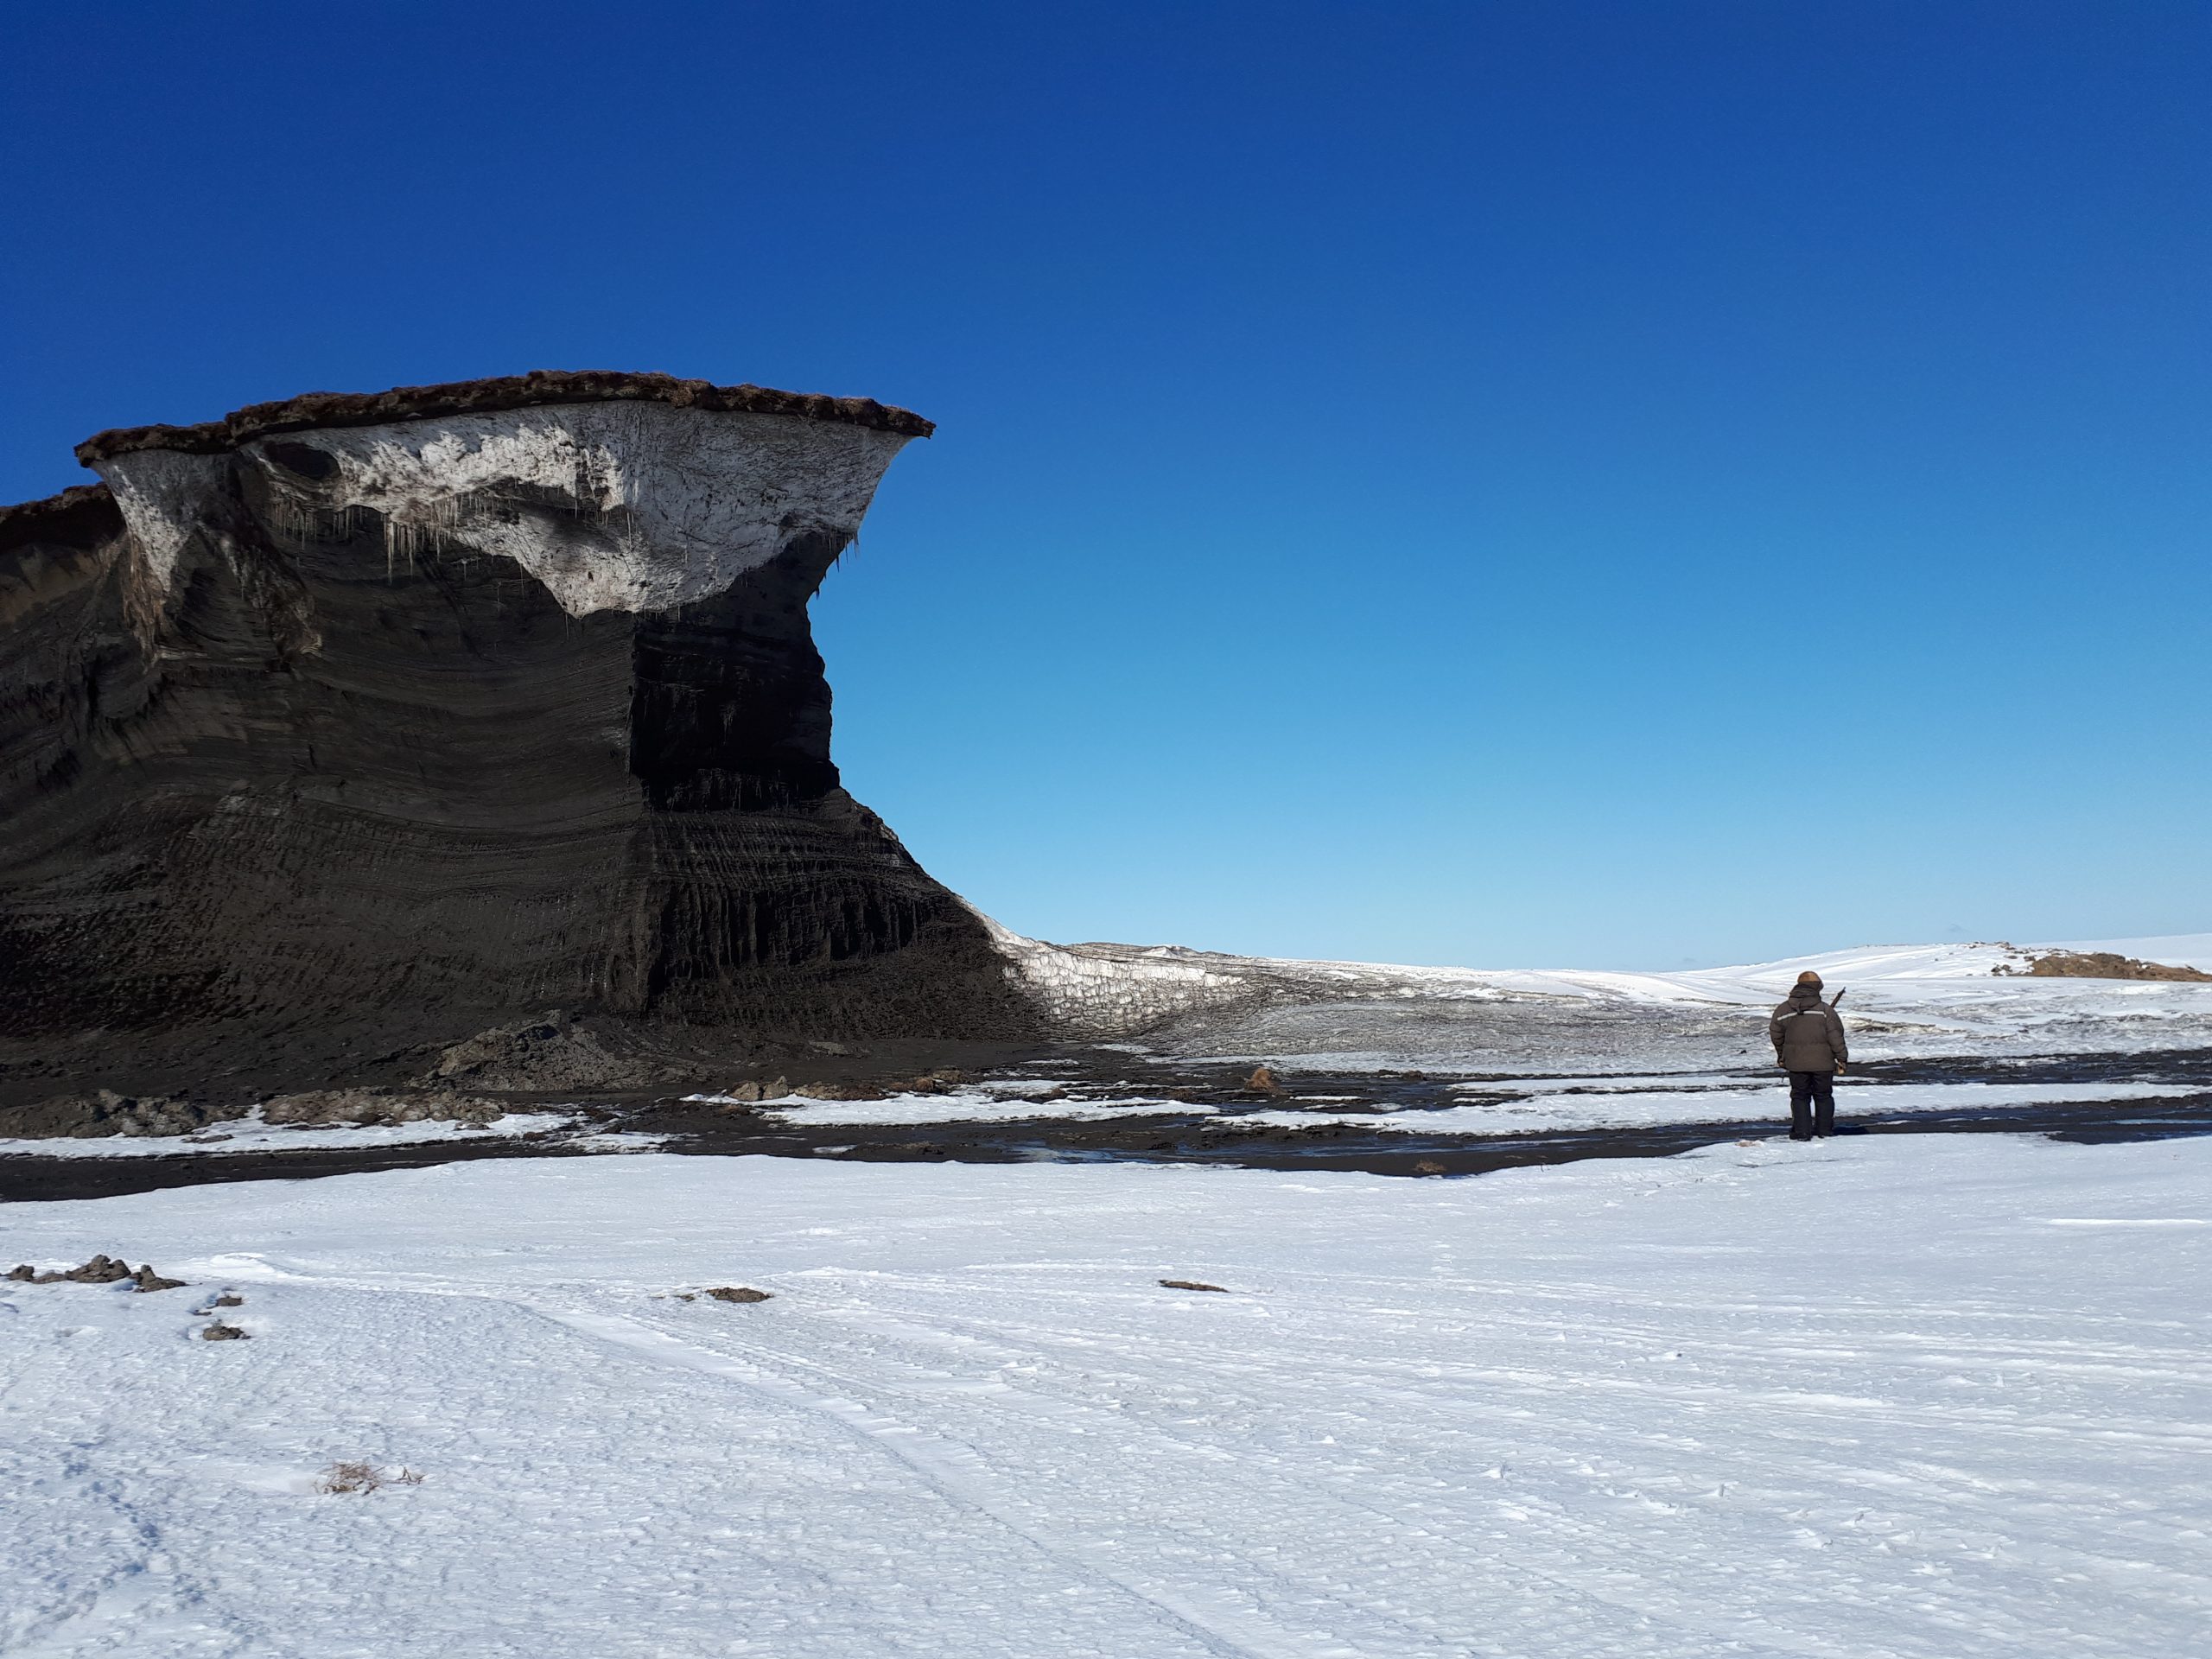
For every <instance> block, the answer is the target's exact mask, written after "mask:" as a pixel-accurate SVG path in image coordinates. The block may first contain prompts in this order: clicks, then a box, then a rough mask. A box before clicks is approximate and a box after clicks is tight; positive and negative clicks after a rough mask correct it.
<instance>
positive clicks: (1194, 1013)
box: [984, 918, 2212, 1047]
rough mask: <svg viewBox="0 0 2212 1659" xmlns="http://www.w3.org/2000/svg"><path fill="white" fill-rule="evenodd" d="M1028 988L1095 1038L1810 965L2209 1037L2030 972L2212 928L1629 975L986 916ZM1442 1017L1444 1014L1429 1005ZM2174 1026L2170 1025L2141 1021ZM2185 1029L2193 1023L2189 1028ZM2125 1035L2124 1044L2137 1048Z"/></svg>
mask: <svg viewBox="0 0 2212 1659" xmlns="http://www.w3.org/2000/svg"><path fill="white" fill-rule="evenodd" d="M984 920H985V922H986V923H987V925H988V926H989V928H990V930H991V933H992V938H993V942H994V943H995V944H996V945H997V947H998V949H999V950H1000V951H1001V954H1002V955H1004V956H1005V957H1007V960H1008V962H1009V963H1010V964H1011V965H1012V969H1013V971H1014V973H1015V974H1016V975H1017V976H1019V977H1020V979H1021V980H1022V981H1023V982H1025V984H1026V988H1027V989H1028V990H1030V991H1031V992H1032V993H1033V995H1036V996H1037V997H1039V999H1040V1000H1041V1001H1044V1002H1045V1003H1046V1005H1047V1006H1048V1007H1051V1008H1052V1010H1053V1012H1054V1013H1055V1014H1058V1016H1059V1017H1060V1018H1061V1019H1063V1020H1066V1021H1067V1022H1069V1023H1070V1024H1071V1025H1072V1026H1075V1027H1087V1028H1089V1029H1090V1030H1093V1031H1096V1032H1099V1033H1103V1034H1109V1035H1110V1034H1113V1033H1116V1032H1122V1033H1140V1032H1145V1031H1148V1030H1157V1029H1159V1028H1160V1027H1164V1026H1167V1025H1172V1024H1177V1023H1180V1024H1183V1025H1185V1026H1189V1025H1192V1024H1196V1025H1199V1026H1205V1027H1215V1026H1218V1025H1220V1024H1221V1023H1222V1022H1223V1021H1224V1020H1229V1021H1234V1020H1237V1019H1238V1018H1239V1017H1240V1016H1242V1015H1244V1014H1249V1013H1251V1012H1252V1011H1254V1010H1255V1009H1259V1008H1262V1007H1278V1008H1280V1007H1283V1006H1285V1005H1288V1004H1312V1003H1322V1002H1328V1003H1338V1004H1341V1003H1346V1002H1372V1001H1395V1002H1399V1003H1414V1004H1417V1005H1418V1004H1429V1005H1436V1004H1465V1003H1469V1002H1481V1001H1508V1000H1525V999H1531V998H1545V999H1570V1000H1572V1001H1576V1002H1579V1003H1581V1004H1583V1005H1585V1006H1587V1007H1591V1008H1592V1012H1593V1013H1594V1012H1596V1011H1597V1010H1598V1009H1599V1008H1601V1007H1605V1006H1607V1005H1611V1006H1617V1007H1636V1006H1641V1007H1648V1008H1649V1009H1651V1010H1652V1011H1653V1012H1654V1013H1655V1014H1656V1013H1658V1012H1660V1011H1662V1010H1664V1009H1668V1008H1675V1009H1681V1010H1685V1011H1688V1010H1691V1009H1694V1008H1697V1007H1707V1008H1711V1009H1716V1010H1718V1009H1722V1008H1729V1007H1759V1006H1764V1005H1767V1004H1771V1003H1773V1002H1775V1001H1777V1000H1779V999H1780V998H1781V997H1782V996H1783V995H1786V994H1787V993H1788V990H1789V987H1790V985H1791V984H1792V983H1794V982H1795V981H1796V977H1797V976H1798V975H1799V974H1800V973H1802V972H1803V971H1805V970H1806V969H1812V970H1813V971H1814V972H1815V973H1817V974H1819V975H1820V976H1821V980H1822V981H1823V982H1824V983H1825V985H1826V987H1827V990H1828V991H1829V993H1830V994H1831V995H1833V994H1834V993H1835V992H1837V991H1839V990H1840V991H1844V992H1845V993H1846V994H1847V995H1846V1000H1845V1002H1844V1004H1843V1012H1844V1013H1845V1014H1846V1015H1847V1018H1848V1019H1849V1020H1852V1021H1853V1022H1854V1023H1856V1024H1860V1025H1866V1026H1868V1027H1870V1028H1871V1029H1874V1030H1877V1031H1879V1030H1884V1029H1886V1028H1888V1027H1891V1025H1893V1024H1894V1025H1901V1026H1902V1027H1928V1028H1930V1029H1931V1030H1933V1029H1944V1030H1950V1031H1958V1030H1961V1029H1962V1028H1963V1029H1966V1030H1969V1031H1971V1032H1973V1033H1975V1034H1976V1035H1979V1036H1983V1037H1997V1036H2012V1037H2018V1036H2019V1035H2022V1034H2024V1033H2026V1032H2027V1031H2028V1030H2029V1029H2030V1028H2044V1029H2046V1030H2048V1029H2050V1028H2051V1027H2053V1025H2054V1022H2056V1023H2057V1024H2063V1025H2064V1026H2066V1027H2069V1028H2071V1027H2084V1028H2094V1029H2093V1030H2086V1031H2075V1033H2074V1034H2075V1035H2076V1036H2082V1037H2084V1039H2085V1040H2088V1046H2094V1047H2107V1046H2111V1043H2110V1041H2109V1040H2096V1039H2094V1033H2097V1032H2101V1033H2102V1037H2103V1038H2104V1039H2110V1037H2111V1035H2112V1033H2111V1032H2110V1030H2108V1029H2107V1027H2109V1026H2110V1025H2111V1022H2112V1021H2113V1020H2124V1021H2126V1022H2127V1023H2128V1025H2129V1026H2130V1027H2144V1029H2142V1030H2141V1031H2140V1032H2139V1033H2137V1035H2138V1036H2139V1037H2140V1038H2141V1039H2142V1040H2143V1041H2144V1042H2145V1043H2146V1044H2150V1045H2152V1046H2173V1045H2174V1044H2176V1043H2177V1042H2194V1043H2202V1042H2203V1041H2205V1040H2207V1039H2212V985H2208V984H2205V983H2202V982H2198V983H2190V982H2171V981H2157V980H2131V979H2086V978H2043V977H2032V976H2030V975H2029V972H2028V970H2029V969H2030V968H2031V965H2032V963H2033V962H2034V960H2035V959H2036V957H2037V956H2039V955H2043V954H2044V953H2048V952H2050V951H2078V952H2088V951H2102V952H2110V953H2112V954H2113V955H2115V956H2120V957H2132V958H2136V959H2139V960H2141V961H2145V962H2152V963H2163V964H2165V965H2168V966H2172V967H2185V968H2198V969H2212V933H2179V934H2167V935H2164V936H2160V937H2158V938H2133V939H2093V940H2065V941H2053V942H2050V943H2045V944H2030V945H2016V944H2010V943H2002V942H2000V943H1988V942H1977V943H1974V944H1885V945H1859V946H1854V947H1853V948H1851V949H1848V950H1828V951H1823V952H1821V953H1819V954H1816V955H1813V956H1805V957H1788V958H1785V959H1783V960H1781V961H1777V962H1762V963H1746V964H1743V965H1740V966H1737V967H1730V968H1706V969H1683V970H1679V971H1662V972H1649V973H1639V972H1630V971H1622V970H1614V969H1573V968H1559V969H1519V968H1506V969H1491V968H1428V967H1414V966H1408V965H1400V964H1391V963H1363V962H1320V961H1299V960H1293V959H1288V958H1276V957H1238V956H1230V955H1227V954H1224V953H1218V952H1214V951H1205V950H1188V949H1185V948H1184V947H1182V946H1179V945H1147V946H1141V945H1127V944H1072V945H1059V944H1046V943H1044V942H1042V941H1040V940H1036V939H1029V938H1022V937H1021V936H1020V935H1019V934H1016V933H1014V932H1011V931H1008V930H1007V929H1006V928H1004V927H1001V926H1000V925H998V924H997V923H995V922H991V921H990V920H989V918H984ZM1440 1013H1441V1010H1440ZM2171 1021H2178V1022H2179V1026H2178V1027H2176V1028H2175V1029H2174V1030H2171V1031H2165V1030H2152V1029H2150V1027H2149V1025H2148V1024H2147V1023H2146V1022H2171ZM2182 1027H2190V1028H2192V1029H2190V1030H2189V1031H2187V1032H2184V1031H2183V1029H2182ZM2133 1043H2134V1039H2133V1038H2131V1039H2129V1042H2128V1044H2127V1045H2126V1046H2133Z"/></svg>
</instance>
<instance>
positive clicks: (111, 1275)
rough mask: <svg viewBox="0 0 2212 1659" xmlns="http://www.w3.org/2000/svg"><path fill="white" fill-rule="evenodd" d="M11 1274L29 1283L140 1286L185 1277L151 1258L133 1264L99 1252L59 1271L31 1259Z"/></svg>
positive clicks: (172, 1284)
mask: <svg viewBox="0 0 2212 1659" xmlns="http://www.w3.org/2000/svg"><path fill="white" fill-rule="evenodd" d="M8 1277H9V1278H10V1280H12V1281H16V1282H18V1283H21V1284H27V1285H61V1284H72V1285H113V1284H120V1283H121V1282H122V1281H124V1280H125V1279H129V1280H131V1281H134V1282H135V1284H136V1286H137V1288H138V1289H140V1290H175V1289H176V1288H178V1287H180V1286H181V1285H182V1284H183V1283H184V1281H183V1280H181V1279H164V1278H162V1275H161V1274H158V1273H156V1272H155V1271H154V1264H153V1263H152V1262H146V1263H145V1264H144V1265H143V1266H141V1267H138V1268H132V1267H131V1265H130V1263H129V1262H125V1261H124V1260H123V1259H122V1258H121V1257H120V1256H113V1255H95V1256H94V1257H93V1258H92V1260H91V1261H89V1262H86V1263H85V1265H84V1266H83V1267H81V1268H66V1269H64V1270H63V1271H61V1272H59V1273H41V1272H40V1271H39V1270H38V1269H37V1268H34V1267H33V1266H31V1264H30V1263H29V1262H23V1263H22V1264H21V1265H20V1266H17V1267H16V1268H10V1270H9V1273H8Z"/></svg>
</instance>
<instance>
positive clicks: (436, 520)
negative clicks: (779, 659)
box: [98, 402, 906, 616]
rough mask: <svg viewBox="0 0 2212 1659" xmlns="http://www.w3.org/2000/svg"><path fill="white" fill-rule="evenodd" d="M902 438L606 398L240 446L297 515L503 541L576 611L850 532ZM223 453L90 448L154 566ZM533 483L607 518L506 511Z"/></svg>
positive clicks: (675, 600) (677, 597)
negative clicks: (270, 452)
mask: <svg viewBox="0 0 2212 1659" xmlns="http://www.w3.org/2000/svg"><path fill="white" fill-rule="evenodd" d="M905 442H906V439H905V438H904V437H903V436H901V435H899V434H897V433H893V432H879V431H876V430H874V429H870V428H867V427H861V426H854V425H849V424H847V423H842V422H835V421H812V420H805V419H801V418H799V417H797V416H788V415H762V414H756V413H751V412H747V411H733V410H698V409H678V408H675V407H672V406H671V405H669V404H657V403H628V402H603V403H582V404H550V405H546V406H543V407H539V408H535V409H518V410H503V411H500V412H498V413H494V414H481V415H448V416H435V417H430V418H425V419H422V420H412V421H397V422H394V423H391V424H389V425H385V426H364V427H342V428H329V429H316V430H313V431H308V432H299V433H288V434H285V435H283V436H281V437H277V438H270V439H262V440H255V441H253V442H248V443H246V444H244V445H242V446H241V447H240V449H239V452H238V453H239V454H240V455H241V456H242V457H244V458H245V460H246V461H249V462H251V463H253V464H257V465H258V466H259V467H261V469H262V471H263V473H264V476H265V478H266V480H268V483H269V485H270V489H271V490H272V492H273V493H275V494H276V496H277V499H280V500H287V499H289V500H291V501H293V502H295V503H296V507H297V511H298V512H300V514H301V515H302V518H306V517H308V516H309V515H312V514H317V513H320V514H324V515H326V516H327V514H329V513H331V512H334V511H337V510H339V509H341V508H348V507H361V508H369V509H373V510H374V511H375V512H378V513H381V514H383V515H384V517H385V521H386V525H387V541H388V544H389V545H391V546H392V547H393V548H395V549H397V550H399V552H400V554H401V555H402V556H405V555H406V554H407V553H409V552H410V550H412V549H415V548H419V547H427V546H431V545H444V546H455V547H462V548H467V549H473V550H475V551H476V552H479V553H484V554H504V555H505V556H509V557H511V558H512V559H514V560H515V561H516V562H517V563H518V564H520V565H521V566H522V567H523V568H524V569H525V570H528V571H529V572H530V573H531V575H534V576H536V577H537V579H538V580H539V581H540V582H543V583H544V584H545V587H546V588H547V589H548V591H550V593H551V594H552V595H553V596H554V598H555V599H556V600H557V601H560V604H561V606H562V608H563V609H564V610H566V611H567V612H568V613H569V614H570V615H572V616H583V615H586V614H588V613H591V612H594V611H603V610H622V611H646V610H660V609H664V608H666V607H670V606H674V605H679V604H682V603H683V602H685V601H688V600H694V599H701V598H704V597H706V596H708V595H709V594H716V593H720V592H721V590H722V589H723V588H728V586H729V585H730V583H731V582H734V581H735V580H736V579H737V578H738V577H739V576H740V575H743V574H744V573H745V572H746V571H747V570H751V569H755V568H757V567H759V566H760V565H762V564H765V563H767V562H768V561H769V560H770V559H772V558H773V557H774V556H776V554H777V553H778V552H779V551H780V550H782V549H783V548H784V547H785V545H787V544H788V543H790V542H791V540H792V538H793V537H796V536H798V535H800V534H802V533H804V532H807V531H829V532H831V533H833V534H835V535H837V536H839V537H848V538H849V537H851V536H853V535H855V534H856V533H857V532H858V531H859V528H860V523H861V517H862V516H863V515H864V514H865V513H866V512H867V511H868V502H869V500H870V499H872V498H873V496H874V493H875V486H876V485H877V483H878V482H879V481H880V480H881V478H882V476H883V471H884V468H885V467H888V466H889V465H890V464H891V459H892V457H893V455H895V454H898V452H899V447H900V446H901V445H902V444H904V443H905ZM270 443H305V444H308V445H311V446H312V447H314V448H317V449H320V450H322V451H323V452H325V453H326V454H329V455H330V456H331V457H333V458H334V460H335V461H337V463H338V468H339V471H338V476H337V478H336V479H335V480H333V481H331V482H328V483H324V484H318V485H315V486H302V485H300V484H299V483H297V482H296V480H295V479H294V476H293V475H292V474H289V473H287V472H286V471H284V470H283V468H280V467H276V466H274V465H272V464H270V462H269V461H268V460H267V459H266V454H265V452H266V450H267V448H268V446H269V444H270ZM226 464H227V458H226V457H223V456H200V455H181V454H172V453H169V452H167V451H163V450H142V451H137V452H135V453H132V454H122V455H117V456H114V457H112V458H111V459H109V460H106V461H101V462H100V463H99V467H98V470H99V474H100V476H101V477H102V478H103V479H105V480H107V482H108V484H109V485H110V486H111V487H112V488H113V489H114V491H115V493H116V499H117V501H118V505H120V506H121V507H122V510H123V513H124V520H125V522H126V523H127V524H129V525H130V531H131V533H132V535H133V536H134V537H136V538H137V542H138V543H139V545H140V546H141V547H142V548H143V549H144V550H145V551H146V554H147V557H148V561H149V564H150V565H151V567H152V568H153V569H154V570H155V572H156V575H158V576H159V578H160V579H161V580H162V582H168V579H169V576H170V573H171V571H172V570H173V569H174V567H175V558H176V554H177V551H178V550H179V549H180V548H181V546H182V545H183V543H184V542H185V541H186V539H187V538H188V537H189V536H190V535H191V534H192V533H194V531H195V530H196V529H197V528H198V519H197V516H196V509H197V508H198V506H199V505H200V504H201V503H203V502H204V501H206V500H207V499H208V493H209V487H210V486H209V480H211V479H212V478H213V477H214V476H216V475H217V474H219V472H220V470H221V468H222V467H224V466H225V465H226ZM529 491H549V492H553V493H556V495H559V496H562V497H568V496H574V497H575V498H577V499H582V500H583V501H585V502H587V503H588V504H590V505H592V506H594V508H595V509H596V510H597V512H599V513H600V514H601V515H602V517H601V518H599V519H598V520H596V521H594V522H590V523H586V522H584V521H582V520H579V519H577V518H575V517H574V516H572V515H569V514H567V513H563V512H556V511H537V512H531V511H521V512H518V511H516V509H515V501H516V499H517V494H518V492H524V493H526V492H529Z"/></svg>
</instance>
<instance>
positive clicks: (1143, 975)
mask: <svg viewBox="0 0 2212 1659" xmlns="http://www.w3.org/2000/svg"><path fill="white" fill-rule="evenodd" d="M973 908H974V907H973V906H970V909H973ZM975 913H976V919H977V920H979V921H981V922H982V924H983V926H984V927H985V929H987V930H988V932H989V934H990V937H991V943H992V944H993V945H995V947H997V950H998V951H999V954H1000V955H1001V957H1005V959H1006V963H1007V972H1008V973H1009V974H1010V975H1011V976H1013V978H1014V981H1015V982H1016V983H1017V984H1019V985H1020V986H1021V987H1022V988H1024V989H1025V990H1027V992H1028V993H1029V994H1030V995H1032V996H1033V997H1035V998H1036V999H1037V1000H1038V1001H1039V1002H1041V1003H1042V1004H1043V1005H1044V1006H1045V1007H1046V1011H1047V1012H1048V1013H1049V1014H1051V1015H1052V1018H1054V1019H1056V1020H1061V1021H1064V1022H1065V1023H1066V1024H1068V1025H1070V1026H1071V1027H1076V1028H1078V1029H1080V1030H1083V1031H1086V1032H1090V1033H1095V1034H1096V1035H1100V1036H1114V1035H1117V1034H1119V1033H1125V1032H1132V1031H1141V1030H1142V1029H1144V1028H1145V1027H1147V1026H1150V1025H1155V1024H1157V1023H1159V1022H1160V1020H1166V1019H1171V1018H1173V1017H1174V1016H1175V1015H1177V1014H1186V1013H1189V1012H1191V1011H1192V1010H1194V1009H1198V1008H1206V1007H1217V1006H1219V1005H1220V1004H1222V1003H1224V1002H1232V1001H1239V1000H1241V999H1243V998H1246V997H1249V995H1251V994H1252V988H1251V987H1250V986H1249V984H1248V983H1246V982H1245V981H1244V980H1243V979H1242V978H1239V977H1237V976H1234V975H1232V974H1224V973H1217V972H1214V971H1212V970H1211V969H1208V968H1205V967H1201V966H1198V965H1197V964H1196V963H1190V962H1186V961H1182V960H1179V957H1182V956H1183V955H1185V954H1186V953H1184V952H1180V951H1178V950H1175V949H1174V948H1173V946H1160V947H1158V948H1156V949H1153V950H1129V949H1128V948H1126V947H1108V948H1107V949H1108V950H1110V951H1111V952H1112V954H1101V953H1100V952H1099V950H1098V948H1097V947H1090V948H1089V949H1085V948H1082V947H1073V948H1071V947H1070V946H1067V945H1059V944H1046V943H1045V941H1044V940H1042V939H1032V938H1024V937H1023V936H1022V935H1021V934H1019V933H1016V932H1014V931H1013V930H1012V929H1011V928H1007V927H1003V926H1001V925H1000V924H998V923H997V922H995V921H994V920H992V919H991V918H989V917H988V916H986V915H984V914H983V913H982V912H981V911H976V912H975ZM1223 960H1224V961H1232V962H1233V961H1239V960H1243V959H1240V958H1223Z"/></svg>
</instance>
